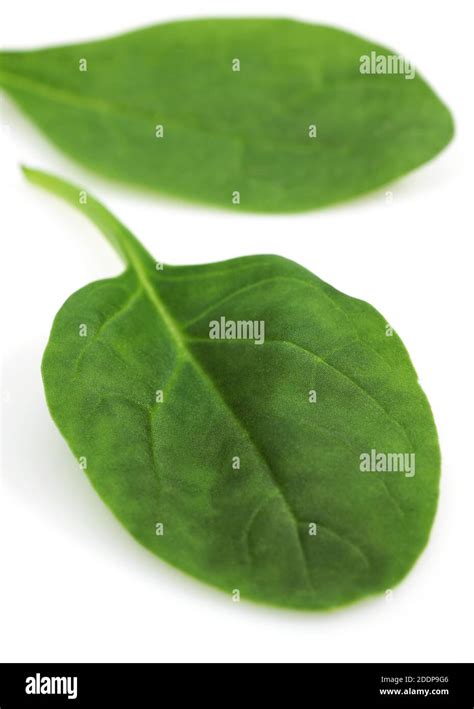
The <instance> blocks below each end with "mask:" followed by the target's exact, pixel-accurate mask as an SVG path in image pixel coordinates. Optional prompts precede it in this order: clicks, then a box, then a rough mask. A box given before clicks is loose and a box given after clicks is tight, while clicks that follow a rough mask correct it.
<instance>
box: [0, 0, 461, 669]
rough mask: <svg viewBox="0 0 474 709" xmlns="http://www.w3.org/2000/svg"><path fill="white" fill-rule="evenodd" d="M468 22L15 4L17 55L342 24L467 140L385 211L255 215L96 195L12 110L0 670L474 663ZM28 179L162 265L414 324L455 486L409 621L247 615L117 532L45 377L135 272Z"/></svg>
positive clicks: (379, 602)
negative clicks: (215, 270)
mask: <svg viewBox="0 0 474 709" xmlns="http://www.w3.org/2000/svg"><path fill="white" fill-rule="evenodd" d="M198 7H199V11H197V8H198ZM468 7H469V4H468V3H467V2H465V1H464V0H462V1H461V0H460V1H459V2H457V1H451V2H450V3H449V4H448V5H446V4H445V3H433V2H431V3H429V2H413V0H397V1H396V2H393V3H381V2H379V0H372V1H361V0H358V1H357V2H354V1H353V0H348V1H347V2H340V1H337V0H331V2H327V3H310V2H299V1H298V0H291V1H290V0H287V1H286V2H284V1H283V0H282V1H278V0H275V1H274V2H261V1H259V0H239V2H232V1H228V2H226V3H223V2H222V0H216V1H211V0H207V1H206V0H201V2H200V3H197V2H190V1H188V2H184V0H183V1H180V0H174V2H173V3H168V4H165V3H155V2H150V1H148V2H147V1H142V0H134V1H133V2H121V3H111V2H109V1H104V2H98V0H80V2H67V3H66V2H64V0H57V1H55V2H54V1H53V0H41V2H32V1H30V2H25V1H24V0H15V2H10V3H8V4H4V8H5V9H4V10H3V16H2V18H1V22H0V26H1V38H0V39H1V44H2V47H3V48H30V47H37V46H47V45H49V44H54V43H57V44H61V43H66V42H73V41H79V40H86V39H92V38H99V37H102V36H106V35H112V34H114V33H119V32H122V31H125V30H129V29H131V28H134V27H139V26H142V25H146V24H151V23H154V22H159V21H163V20H169V19H177V18H181V17H182V18H186V17H194V16H196V15H202V16H206V15H214V16H220V15H236V16H245V15H248V16H250V15H274V16H278V15H279V16H292V17H295V18H298V19H306V20H312V21H314V22H322V23H327V24H334V25H337V26H340V27H342V28H345V29H348V30H352V31H354V32H358V33H360V34H363V35H365V36H367V37H369V38H371V39H374V40H376V41H378V42H380V43H382V44H384V45H386V46H389V47H392V48H394V49H395V50H396V51H398V52H400V53H402V54H404V55H406V56H407V57H409V58H410V59H411V60H412V61H413V62H414V64H415V65H416V66H417V67H418V68H419V69H420V70H421V72H422V73H423V74H424V75H425V76H426V78H427V79H428V81H429V82H430V83H431V84H432V86H433V87H434V88H435V90H436V91H437V92H438V93H439V95H440V96H441V97H442V98H443V99H444V100H445V101H446V103H447V104H448V105H449V106H450V107H451V109H452V110H453V112H454V116H455V120H456V124H457V136H456V139H455V141H454V142H453V143H452V144H451V146H450V147H449V148H448V149H447V150H446V151H445V152H444V153H443V154H441V155H440V156H439V157H438V158H436V159H435V160H434V161H433V162H432V163H431V164H430V165H428V166H425V167H423V168H421V169H420V170H418V171H416V172H415V173H412V174H411V175H410V176H408V177H406V178H404V179H403V180H401V181H399V182H397V183H395V184H393V185H390V186H389V187H387V188H386V190H381V191H379V192H378V193H375V194H373V195H371V196H369V197H365V198H363V199H359V200H357V201H355V202H352V203H348V204H346V205H343V206H340V207H337V208H329V209H327V210H324V211H320V212H313V213H310V214H304V215H301V216H298V215H296V216H258V215H245V214H243V213H242V214H239V215H236V214H235V213H234V214H230V213H227V212H221V211H218V210H212V209H207V208H200V207H196V206H187V205H182V204H179V203H177V202H168V201H167V200H165V199H159V198H153V197H149V196H144V195H142V194H141V193H140V191H139V190H136V191H135V192H133V191H130V190H129V189H126V188H121V187H117V186H116V185H114V184H111V183H109V182H107V181H105V180H103V179H100V178H99V177H96V176H94V175H93V174H91V173H89V172H88V171H86V170H84V169H82V168H80V167H78V166H77V165H76V164H74V163H73V162H71V161H69V160H67V159H66V158H65V157H63V156H62V155H61V154H60V153H59V152H57V151H56V149H55V148H54V147H52V146H51V145H50V144H48V142H47V141H46V139H45V138H43V137H41V136H40V135H39V133H38V132H37V131H36V129H35V128H34V126H33V125H32V124H31V123H30V122H29V121H28V120H27V119H26V118H25V117H24V116H23V115H22V114H21V113H20V112H19V111H18V110H17V109H16V108H15V107H14V105H13V104H12V103H11V102H10V100H9V99H8V98H7V97H6V96H5V95H3V96H2V118H1V128H2V130H1V150H2V159H1V163H0V188H1V192H0V195H1V202H2V206H1V213H0V222H1V231H2V239H1V242H2V249H3V254H2V261H3V276H2V288H3V290H4V292H3V296H2V306H3V308H4V320H3V325H2V330H1V333H2V335H3V340H4V342H3V347H4V358H3V360H4V367H3V372H4V376H3V380H4V381H3V401H4V406H3V474H2V478H3V484H2V493H1V509H0V526H1V529H0V534H1V536H0V540H1V541H0V544H1V547H0V565H1V566H0V578H1V582H0V613H1V619H0V620H1V629H0V646H1V653H0V660H2V661H60V660H61V661H92V662H94V661H112V662H113V661H147V662H152V661H204V662H205V661H249V662H254V661H256V662H260V661H303V662H305V661H309V662H313V661H316V662H319V661H368V662H371V661H472V660H474V657H473V651H472V637H473V636H474V629H473V605H472V604H473V587H474V574H473V568H472V567H473V549H472V543H473V522H474V516H473V509H474V471H473V462H472V461H473V454H472V445H473V431H472V401H473V398H472V395H473V387H472V381H471V380H472V354H473V351H472V344H473V342H472V339H473V338H472V328H473V324H472V311H471V306H472V295H471V294H472V260H471V243H472V237H473V232H472V221H473V220H472V208H473V199H472V179H471V178H472V163H473V151H472V147H473V145H472V144H473V138H472V135H473V125H474V115H473V113H474V112H473V106H472V105H469V103H468V97H469V95H470V93H471V88H470V87H471V86H472V76H471V75H470V72H469V67H470V65H471V61H472V60H471V54H470V52H471V44H472V38H471V29H472V24H471V22H470V18H468V17H467V13H468ZM6 8H8V10H6ZM20 162H25V163H27V164H29V165H31V166H34V167H39V168H44V169H47V170H49V171H52V172H57V173H58V174H61V175H64V176H67V177H69V178H70V179H72V180H74V181H76V182H78V183H79V184H82V185H83V186H85V187H87V188H88V189H90V190H91V191H93V192H94V193H95V194H96V195H97V196H98V197H99V198H100V199H102V200H103V201H104V202H105V203H106V204H107V206H108V207H109V208H110V209H111V210H112V211H113V212H114V213H115V214H116V215H117V216H118V217H119V218H120V219H121V220H122V221H124V222H125V223H126V224H127V225H128V226H129V227H130V228H131V229H132V231H134V232H135V233H136V234H137V235H138V236H139V237H140V238H141V239H142V240H143V241H144V243H145V244H146V246H147V248H149V250H150V251H152V253H154V255H155V256H156V257H157V258H158V259H160V260H162V261H165V262H168V263H175V264H184V263H197V262H207V261H215V260H220V259H226V258H230V257H233V256H239V255H244V254H252V253H278V254H281V255H283V256H287V257H289V258H291V259H294V260H296V261H299V262H300V263H302V264H303V265H304V266H306V267H307V268H309V269H310V270H312V271H313V272H315V273H316V274H317V275H318V276H320V277H321V278H323V279H324V280H326V281H328V282H329V283H331V284H332V285H333V286H335V287H337V288H339V289H340V290H343V291H344V292H346V293H349V294H350V295H353V296H357V297H359V298H363V299H364V300H367V301H368V302H370V303H372V304H373V305H374V306H375V307H376V308H377V309H378V310H380V311H381V312H382V313H383V314H384V316H385V317H386V318H387V320H388V321H390V322H391V323H392V324H393V326H394V327H395V329H396V330H397V331H398V333H399V334H400V335H401V337H402V339H403V341H404V342H405V344H406V346H407V348H408V350H409V352H410V354H411V356H412V359H413V362H414V364H415V367H416V368H417V370H418V373H419V375H420V381H421V384H422V386H423V388H424V389H425V391H426V393H427V395H428V397H429V400H430V402H431V405H432V408H433V411H434V414H435V418H436V421H437V425H438V429H439V435H440V441H441V447H442V452H443V475H442V486H441V498H440V505H439V511H438V515H437V518H436V522H435V525H434V528H433V532H432V537H431V541H430V544H429V546H428V548H427V549H426V551H425V553H424V554H423V556H422V558H421V559H420V561H419V562H418V564H417V565H416V567H415V569H414V570H413V571H412V572H411V573H410V575H409V576H408V577H407V578H406V580H405V581H404V582H403V583H402V584H401V585H400V586H398V587H397V588H396V589H395V591H394V593H393V596H392V599H391V601H388V600H386V599H385V598H383V597H381V598H379V599H376V600H370V601H366V602H362V603H359V604H357V605H354V606H352V607H350V608H348V609H343V610H340V611H335V612H331V613H329V614H308V613H304V614H300V613H296V612H286V611H280V610H273V609H267V608H265V607H261V606H254V605H252V604H250V603H246V602H241V603H240V604H235V603H232V602H231V599H230V598H228V597H226V596H225V595H224V594H222V593H221V592H218V591H214V590H212V589H210V588H208V587H206V586H204V585H202V584H200V583H199V582H197V581H194V580H193V579H191V578H189V577H187V576H185V575H184V574H182V573H180V572H178V571H176V570H174V569H172V568H170V567H168V566H167V565H165V564H164V563H162V562H161V561H160V560H159V559H157V558H155V557H153V556H152V555H151V554H149V553H148V552H146V551H145V550H143V549H142V548H141V547H140V546H139V545H138V544H136V542H135V541H133V540H132V538H131V537H129V536H128V534H127V532H126V531H125V530H123V529H122V527H121V526H120V525H119V524H118V522H116V521H115V519H114V518H113V517H112V515H111V514H110V513H109V511H108V510H107V508H106V507H105V506H104V505H103V503H102V502H101V501H100V499H99V498H98V497H97V495H96V494H95V492H94V491H93V490H92V488H91V487H90V485H89V483H88V481H87V479H86V477H85V475H84V474H83V473H82V471H80V470H79V469H78V468H77V465H76V462H75V461H74V460H73V457H72V455H71V454H70V452H69V450H68V448H67V446H66V444H65V442H64V441H63V440H62V438H61V436H60V435H59V433H58V431H57V430H56V429H55V426H54V425H53V423H52V421H51V419H50V417H49V414H48V412H47V409H46V405H45V401H44V396H43V391H42V383H41V378H40V371H39V367H40V358H41V355H42V351H43V349H44V346H45V344H46V341H47V337H48V334H49V329H50V326H51V323H52V320H53V317H54V315H55V313H56V311H57V310H58V309H59V307H60V306H61V305H62V303H63V301H64V300H65V299H66V297H67V296H69V295H70V294H71V293H72V292H73V291H75V290H77V289H78V288H80V287H81V286H83V285H85V284H86V283H89V282H90V281H92V280H95V279H98V278H103V277H106V276H111V275H113V274H116V273H118V271H119V268H120V266H119V262H118V260H117V258H116V257H115V255H114V254H113V253H112V251H111V249H110V248H109V246H108V245H107V244H106V243H105V241H104V240H103V238H102V237H101V236H100V235H99V233H98V232H97V230H96V229H95V228H94V227H92V226H91V225H90V224H88V223H86V221H84V220H83V219H82V218H81V216H80V215H78V214H77V213H76V212H74V211H73V210H72V209H70V208H69V207H67V206H65V205H63V204H62V203H61V202H59V201H58V200H55V199H54V198H52V197H49V196H48V195H47V194H46V193H44V192H41V191H39V190H37V189H35V188H34V187H32V186H30V185H29V184H27V183H26V182H25V181H24V179H23V178H22V176H21V174H20V172H19V170H18V164H19V163H20ZM468 171H469V176H468ZM387 190H390V191H391V192H392V193H393V199H392V201H391V203H390V202H389V201H388V200H387V197H386V191H387ZM65 393H66V395H67V392H65Z"/></svg>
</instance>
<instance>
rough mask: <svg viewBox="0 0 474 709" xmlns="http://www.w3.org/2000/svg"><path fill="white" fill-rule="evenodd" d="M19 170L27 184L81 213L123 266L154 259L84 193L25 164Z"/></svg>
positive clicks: (101, 205) (119, 224)
mask: <svg viewBox="0 0 474 709" xmlns="http://www.w3.org/2000/svg"><path fill="white" fill-rule="evenodd" d="M21 169H22V171H23V174H24V175H25V177H26V178H27V179H28V180H29V181H30V182H32V183H33V184H35V185H39V186H40V187H43V188H44V189H46V190H48V191H49V192H52V193H53V194H55V195H57V196H58V197H61V198H62V199H64V200H65V201H66V202H68V203H69V204H71V205H72V206H73V207H76V208H77V209H79V210H80V211H81V212H83V213H84V214H85V216H86V217H88V218H89V219H90V221H91V222H93V223H94V224H95V225H96V226H97V227H98V228H99V229H100V231H101V232H102V233H103V234H104V236H105V237H106V238H107V239H108V241H109V242H110V243H111V245H112V246H113V247H114V249H115V250H116V251H117V253H118V254H119V256H120V257H121V258H122V260H123V261H124V263H125V264H126V265H127V266H132V265H133V264H134V263H136V262H137V260H138V261H140V262H141V263H142V264H143V265H152V266H153V264H154V263H155V261H154V259H153V258H152V256H151V255H150V254H149V253H148V251H147V250H146V249H145V248H144V247H143V246H142V245H141V244H140V242H139V241H138V239H136V237H135V236H134V235H133V234H132V233H131V232H130V231H129V230H128V229H127V228H126V227H125V226H124V225H123V224H122V223H121V222H119V220H118V219H116V217H114V215H113V214H111V213H110V212H109V210H108V209H106V207H104V205H103V204H101V203H100V202H98V201H97V200H96V199H94V197H92V196H91V195H90V194H89V193H88V192H87V191H86V190H83V189H81V188H80V187H78V186H77V185H74V184H72V183H70V182H67V181H66V180H63V179H61V178H59V177H56V176H54V175H51V174H49V173H47V172H43V171H41V170H34V169H32V168H29V167H26V166H25V165H22V166H21Z"/></svg>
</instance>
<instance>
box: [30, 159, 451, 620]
mask: <svg viewBox="0 0 474 709" xmlns="http://www.w3.org/2000/svg"><path fill="white" fill-rule="evenodd" d="M25 172H26V176H27V177H28V178H29V179H30V180H31V181H32V182H34V183H37V184H39V185H41V186H43V187H45V188H47V189H49V190H50V191H52V192H54V193H56V194H58V195H60V196H61V197H63V198H64V199H66V200H67V201H69V202H70V203H71V204H73V205H75V206H76V207H78V208H80V209H81V210H82V211H83V212H84V214H85V215H87V216H88V217H89V218H90V219H91V220H92V221H93V222H95V223H96V224H97V226H98V227H99V228H100V229H101V230H102V232H103V233H104V234H105V236H106V237H107V238H108V239H109V241H110V242H111V243H112V245H113V246H114V248H115V249H116V250H117V251H118V252H119V254H120V255H121V257H122V258H123V260H124V262H125V264H126V269H125V271H124V272H123V273H122V275H120V276H118V277H117V278H109V279H106V280H102V281H98V282H95V283H91V284H90V285H88V286H86V287H85V288H83V289H81V290H79V291H78V292H77V293H75V294H74V295H72V296H71V297H70V298H69V299H68V300H67V301H66V303H65V304H64V305H63V307H62V308H61V310H60V311H59V313H58V315H57V316H56V319H55V321H54V325H53V328H52V333H51V337H50V340H49V343H48V345H47V348H46V351H45V354H44V360H43V378H44V384H45V390H46V397H47V401H48V405H49V409H50V411H51V415H52V417H53V419H54V420H55V422H56V424H57V426H58V428H59V429H60V431H61V433H62V434H63V436H64V437H65V439H66V440H67V442H68V443H69V445H70V447H71V449H72V451H73V453H74V455H75V456H76V458H77V460H78V461H79V462H80V464H81V466H82V467H83V468H84V469H85V472H86V473H87V475H88V476H89V478H90V480H91V482H92V484H93V486H94V487H95V489H96V490H97V492H98V493H99V495H100V496H101V497H102V499H103V500H104V502H105V503H106V504H107V505H108V506H109V507H110V508H111V510H112V511H113V512H114V513H115V515H116V516H117V517H118V519H119V520H120V521H121V522H122V523H123V524H124V526H125V527H126V528H127V529H128V530H129V531H130V532H131V534H133V536H134V537H135V538H136V539H137V540H138V541H139V542H141V543H142V544H143V545H144V546H145V547H147V548H148V549H150V550H151V551H152V552H153V553H155V554H157V555H158V556H160V557H161V558H163V559H165V560H166V561H168V562H169V563H171V564H173V565H175V566H176V567H178V568H180V569H183V570H184V571H187V572H188V573H190V574H192V575H194V576H196V577H197V578H199V579H202V580H204V581H206V582H208V583H210V584H213V585H215V586H218V587H219V588H221V589H224V590H225V591H227V593H229V594H231V593H234V594H238V593H241V594H242V596H243V597H247V598H250V599H254V600H257V601H263V602H267V603H271V604H277V605H281V606H288V607H293V608H301V609H324V608H329V607H332V606H337V605H341V604H345V603H348V602H350V601H354V600H355V599H358V598H360V597H363V596H365V595H367V594H371V593H375V592H383V591H384V590H386V589H388V588H391V587H392V586H393V585H394V584H396V583H397V582H398V581H399V580H400V579H401V578H402V577H403V576H404V575H405V574H406V573H407V572H408V570H409V569H410V568H411V566H412V565H413V563H414V562H415V560H416V558H417V557H418V555H419V554H420V552H421V550H422V549H423V547H424V546H425V544H426V542H427V539H428V535H429V531H430V528H431V525H432V521H433V517H434V514H435V509H436V504H437V496H438V480H439V467H440V461H439V451H438V443H437V435H436V429H435V426H434V423H433V418H432V415H431V411H430V407H429V404H428V402H427V400H426V398H425V395H424V394H423V392H422V390H421V388H420V386H419V384H418V381H417V376H416V373H415V371H414V369H413V366H412V364H411V362H410V359H409V357H408V354H407V352H406V350H405V349H404V347H403V345H402V343H401V341H400V340H399V338H398V337H397V335H396V334H395V333H394V332H393V331H392V330H391V328H390V327H389V326H388V325H387V323H386V321H385V319H384V318H383V317H382V316H381V315H380V314H379V313H378V312H377V311H376V310H374V309H373V308H372V307H371V306H370V305H368V304H367V303H364V302H363V301H360V300H357V299H355V298H351V297H349V296H347V295H344V294H343V293H340V292H339V291H337V290H335V289H334V288H332V287H331V286H329V285H328V284H327V283H324V282H323V281H321V280H320V279H319V278H317V277H316V276H314V275H313V274H312V273H310V272H309V271H307V270H306V269H304V268H302V267H301V266H299V265H298V264H296V263H293V262H292V261H288V260H286V259H284V258H280V257H277V256H249V257H245V258H237V259H233V260H230V261H225V262H222V263H213V264H206V265H199V266H184V267H183V266H179V267H174V266H162V265H161V264H160V263H157V262H155V260H154V259H153V258H152V257H151V256H150V254H149V253H148V252H147V251H146V250H145V249H144V248H143V246H141V244H140V243H139V242H138V241H137V240H136V238H135V237H134V236H132V234H131V233H130V232H129V231H128V230H127V229H126V228H125V227H124V226H122V225H121V224H120V223H119V222H118V221H117V220H116V219H115V218H114V217H113V216H112V215H111V214H110V213H109V212H108V211H107V210H106V209H105V208H104V207H103V206H101V205H100V204H99V203H98V202H96V201H95V200H94V199H92V198H91V197H90V196H89V195H88V196H87V201H86V202H85V200H84V199H80V196H82V197H83V196H84V193H83V192H81V191H80V190H79V188H77V187H74V186H72V185H70V184H67V183H65V182H63V181H62V180H60V179H58V178H56V177H52V176H50V175H47V174H44V173H41V172H37V171H32V170H26V171H25ZM257 324H258V325H257ZM390 461H391V462H390Z"/></svg>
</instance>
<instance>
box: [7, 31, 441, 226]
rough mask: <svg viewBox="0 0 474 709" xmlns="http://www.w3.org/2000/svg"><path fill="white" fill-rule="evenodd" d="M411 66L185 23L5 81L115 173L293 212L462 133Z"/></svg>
mask: <svg viewBox="0 0 474 709" xmlns="http://www.w3.org/2000/svg"><path fill="white" fill-rule="evenodd" d="M414 72H415V70H414V68H413V67H412V65H411V64H409V63H408V62H406V61H405V60H404V59H403V58H402V57H400V56H399V55H397V54H395V53H393V52H391V51H390V50H388V49H386V48H384V47H381V46H379V45H376V44H374V43H373V42H370V41H368V40H365V39H362V38H360V37H357V36H355V35H352V34H349V33H347V32H343V31H340V30H337V29H334V28H331V27H322V26H317V25H311V24H304V23H300V22H294V21H289V20H281V19H262V20H252V19H238V20H236V19H232V20H229V19H226V20H198V21H187V22H174V23H170V24H163V25H157V26H154V27H150V28H148V29H143V30H140V31H136V32H132V33H130V34H126V35H123V36H120V37H116V38H112V39H107V40H104V41H99V42H91V43H87V44H76V45H71V46H65V47H55V48H51V49H44V50H37V51H28V52H5V53H2V54H1V55H0V84H1V85H2V86H3V87H4V88H5V89H6V90H7V91H8V92H9V93H10V94H11V96H12V97H13V99H14V100H15V101H16V102H17V103H18V104H19V105H20V107H21V108H22V109H23V110H24V111H25V112H26V113H27V114H28V115H29V116H31V118H33V120H34V121H35V122H36V123H37V124H38V126H39V128H40V129H41V130H42V131H43V132H44V133H45V134H46V135H47V136H48V137H49V138H50V139H51V140H52V141H54V142H55V143H56V144H57V145H58V146H59V147H60V148H61V149H62V150H64V152H66V153H67V154H69V155H70V156H72V157H73V158H76V159H77V160H79V161H80V162H82V163H83V164H84V165H86V166H87V167H90V168H93V169H94V170H97V171H98V172H100V173H103V174H104V175H107V176H108V177H110V178H113V179H117V180H125V181H126V182H127V183H136V184H138V185H141V186H144V187H148V188H152V189H156V190H159V191H160V192H163V193H168V194H169V195H174V196H177V197H181V198H187V199H190V200H193V201H200V202H205V203H210V204H215V205H220V206H223V207H229V208H232V209H244V210H250V211H265V212H289V211H297V210H307V209H313V208H316V207H322V206H324V205H327V204H331V203H334V202H339V201H341V200H346V199H349V198H352V197H354V196H357V195H360V194H362V193H364V192H367V191H369V190H373V189H375V188H377V187H380V186H382V185H384V184H386V183H388V182H390V181H392V180H394V179H396V178H398V177H400V176H401V175H404V174H405V173H407V172H409V171H410V170H413V169H414V168H416V167H418V166H419V165H421V164H423V163H425V162H426V161H427V160H430V159H431V158H432V157H433V156H434V155H436V154H437V153H438V152H439V151H440V150H441V149H442V148H443V147H444V146H445V145H446V144H447V143H448V142H449V141H450V139H451V137H452V134H453V124H452V119H451V116H450V113H449V111H448V110H447V108H446V107H445V106H444V105H443V104H442V103H441V101H440V100H439V99H438V98H437V96H436V95H435V94H434V93H433V91H432V90H431V89H430V87H429V86H428V85H427V84H426V83H425V81H424V80H423V79H422V78H420V77H419V76H418V75H416V74H415V73H414Z"/></svg>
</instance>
